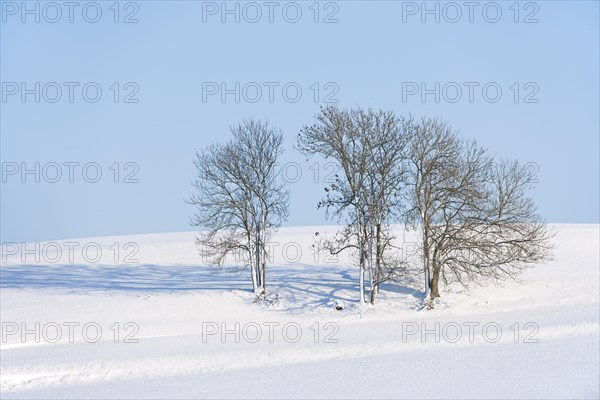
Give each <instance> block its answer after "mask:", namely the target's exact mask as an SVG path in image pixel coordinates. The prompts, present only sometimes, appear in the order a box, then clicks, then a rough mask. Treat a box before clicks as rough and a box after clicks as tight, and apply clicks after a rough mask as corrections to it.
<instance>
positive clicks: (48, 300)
mask: <svg viewBox="0 0 600 400" xmlns="http://www.w3.org/2000/svg"><path fill="white" fill-rule="evenodd" d="M555 228H556V231H557V235H556V238H555V242H556V245H557V246H558V247H557V249H556V250H555V261H553V262H551V263H548V264H546V265H540V266H537V267H535V268H533V269H530V270H528V271H526V272H525V273H524V274H523V275H522V280H523V282H522V283H517V282H512V281H511V282H507V283H506V284H505V286H504V287H496V286H493V285H492V286H489V287H485V288H476V289H474V290H472V291H471V292H470V293H467V292H465V291H464V290H462V289H461V288H460V287H457V286H452V287H450V288H448V289H447V290H446V291H445V292H444V294H443V298H442V299H441V301H440V303H439V304H438V305H437V307H436V309H434V310H432V311H423V310H421V309H420V305H421V302H422V292H420V291H419V290H418V287H417V288H410V287H409V286H402V285H388V286H387V287H386V288H385V290H383V291H382V293H381V296H380V298H379V299H378V301H377V304H376V305H375V306H374V307H373V306H368V305H365V306H358V305H357V303H356V298H357V271H356V270H357V268H356V267H355V266H353V265H352V263H350V262H349V261H348V259H339V260H337V261H336V260H325V259H324V258H323V256H320V257H319V258H318V259H317V258H315V255H314V254H313V253H312V252H311V251H310V245H311V244H312V243H313V238H314V233H315V232H316V231H319V232H320V233H321V234H324V233H325V232H326V231H329V233H332V232H333V228H323V227H319V228H305V227H303V228H287V229H282V230H280V232H279V233H278V234H277V236H276V237H275V239H274V242H277V243H279V245H277V246H274V248H275V250H274V261H273V263H272V265H270V266H269V269H268V282H267V287H268V290H269V291H270V292H269V298H268V301H265V302H261V303H256V302H254V300H253V295H252V293H251V292H250V291H249V289H250V287H251V285H250V278H249V276H248V271H241V272H236V267H235V265H234V263H233V262H232V263H231V264H230V265H228V267H226V268H225V270H224V271H222V272H217V271H215V270H214V268H209V267H207V266H204V265H203V263H202V260H201V258H200V257H199V256H198V254H197V250H196V249H195V247H194V238H193V236H194V235H193V234H192V233H175V234H157V235H142V236H128V237H112V238H98V239H80V240H78V241H77V242H79V243H80V246H79V247H76V248H75V251H74V259H73V260H72V261H70V260H69V259H68V256H69V254H68V248H67V247H63V254H62V259H61V260H60V261H59V262H55V263H51V262H48V259H49V258H52V257H53V254H52V251H53V250H52V248H51V246H46V251H47V252H48V254H47V255H46V256H45V257H43V259H41V260H39V262H36V260H35V259H34V258H33V257H32V256H28V259H27V260H26V262H22V260H21V259H20V257H19V255H20V253H18V254H16V255H14V256H8V257H7V259H6V260H3V264H2V268H1V319H2V334H3V337H2V344H1V350H0V352H1V369H2V371H1V372H2V374H1V390H2V398H6V399H10V398H27V399H30V398H52V399H55V398H80V399H81V398H153V399H157V398H174V399H184V398H220V397H224V398H311V397H314V398H477V399H485V398H494V399H498V398H596V399H597V398H598V397H599V396H600V392H599V380H600V377H599V349H600V344H599V313H600V310H599V262H600V261H599V260H600V255H599V249H598V248H599V239H600V232H599V227H598V225H557V226H555ZM405 239H406V240H407V241H411V240H414V238H412V239H411V237H410V236H408V237H406V238H405ZM91 242H97V243H99V244H100V245H102V246H103V247H102V258H101V259H100V261H98V262H96V263H92V262H89V259H90V258H92V257H94V256H95V255H94V254H93V250H94V249H88V250H89V256H88V257H87V258H88V262H86V261H85V259H83V257H82V252H81V247H82V246H83V244H85V243H91ZM115 242H117V243H118V247H119V248H120V251H119V254H116V252H115V251H114V250H110V249H109V247H110V246H113V249H115V247H114V245H113V244H114V243H115ZM129 242H132V243H135V244H136V245H137V246H139V251H137V253H136V254H134V255H133V256H132V258H133V259H137V260H138V261H139V262H138V263H136V264H129V263H123V259H124V258H125V257H126V256H128V255H131V253H134V252H135V250H136V248H135V245H133V247H132V246H131V245H129V247H126V246H127V243H129ZM57 243H58V245H60V246H63V245H64V242H61V241H58V242H57ZM286 244H287V246H286V247H285V249H284V245H286ZM30 246H33V245H30ZM42 246H43V244H42ZM405 247H406V249H405V250H407V253H408V252H409V251H410V246H409V245H407V246H405ZM5 250H6V251H5V253H12V252H14V249H5ZM21 250H22V249H21ZM54 250H55V249H54ZM300 250H301V253H302V254H298V252H299V251H300ZM284 253H286V254H287V256H286V257H285V259H284V257H283V256H282V254H284ZM115 256H116V258H117V261H118V262H117V263H115ZM232 261H233V260H232ZM338 304H343V305H344V308H343V310H341V311H336V310H335V306H336V305H338ZM36 323H39V327H36ZM128 323H130V324H128ZM77 324H78V325H77ZM86 324H87V325H86ZM115 324H118V325H115ZM236 324H238V325H236ZM137 328H139V330H138V329H137ZM24 329H28V330H29V333H27V332H25V333H26V334H25V337H23V336H22V333H23V331H24ZM99 329H101V331H100V330H99ZM225 330H226V331H225ZM117 333H118V335H117ZM36 335H37V336H39V337H37V338H36ZM459 335H460V336H459ZM117 336H118V337H117ZM70 339H73V340H72V342H71V340H70ZM36 340H39V343H37V342H36ZM136 340H137V343H136V342H135V341H136ZM94 341H95V342H94ZM115 341H116V343H115ZM131 341H133V343H127V342H131ZM92 342H94V343H92Z"/></svg>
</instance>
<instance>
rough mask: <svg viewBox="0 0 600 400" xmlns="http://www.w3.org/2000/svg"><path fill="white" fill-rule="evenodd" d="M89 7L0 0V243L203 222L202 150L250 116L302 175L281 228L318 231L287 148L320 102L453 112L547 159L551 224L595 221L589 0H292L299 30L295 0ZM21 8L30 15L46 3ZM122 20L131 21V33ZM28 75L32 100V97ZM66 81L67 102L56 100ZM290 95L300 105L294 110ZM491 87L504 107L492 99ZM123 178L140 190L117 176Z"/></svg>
mask: <svg viewBox="0 0 600 400" xmlns="http://www.w3.org/2000/svg"><path fill="white" fill-rule="evenodd" d="M88 3H89V2H80V3H79V6H78V7H76V8H75V9H74V10H73V14H72V18H73V22H69V18H70V16H69V8H68V7H67V6H65V5H64V3H63V2H60V1H59V2H57V4H59V6H60V7H61V10H60V12H61V13H62V14H61V15H60V16H58V14H57V13H56V11H57V10H56V9H55V8H52V7H53V6H52V7H49V6H46V3H45V2H39V3H38V6H37V7H39V15H38V16H39V18H40V22H39V23H37V22H36V21H35V18H36V15H35V11H34V13H33V14H27V13H26V12H25V13H24V12H23V10H22V9H21V7H22V3H21V2H20V1H19V2H7V1H4V0H3V1H2V2H0V6H1V7H2V8H1V11H2V21H1V32H0V34H1V39H0V44H1V52H0V54H1V81H2V83H3V86H2V96H3V99H2V103H0V104H1V125H0V127H1V152H0V155H1V159H2V163H3V172H4V175H5V176H4V178H5V179H4V180H5V181H6V182H2V184H1V185H2V186H1V189H2V190H1V192H2V193H1V235H2V241H3V242H8V241H38V240H54V239H67V238H77V237H89V236H102V235H119V234H131V233H151V232H168V231H183V230H190V229H192V228H190V227H189V225H188V217H189V216H190V215H191V214H192V212H193V210H192V208H191V207H190V206H188V205H186V204H185V203H184V201H183V200H184V198H186V197H187V196H188V195H189V194H190V191H191V190H192V189H191V186H190V182H191V181H192V180H193V178H194V173H195V170H194V167H193V165H192V158H193V155H194V149H195V148H201V147H202V146H205V145H207V144H209V143H213V142H216V141H219V140H225V139H226V138H227V137H228V136H229V125H230V124H233V123H236V122H238V121H240V120H241V119H243V118H245V117H250V116H253V117H259V118H263V117H268V118H269V119H270V120H271V121H272V122H273V123H274V124H276V125H277V126H278V127H279V128H281V129H282V130H283V131H284V132H285V139H286V147H287V149H288V150H287V152H286V154H285V157H284V160H283V161H284V162H288V163H297V164H290V165H291V166H292V167H290V168H289V169H288V172H289V173H290V178H293V175H294V172H295V167H296V166H300V167H301V169H302V174H303V175H302V178H301V179H300V180H299V182H297V183H294V184H292V185H291V191H292V206H291V216H290V219H289V221H288V223H287V225H319V224H324V223H326V222H325V219H324V213H323V212H322V211H317V210H316V202H317V201H318V199H319V198H320V197H321V194H322V187H323V183H322V182H321V183H315V182H314V172H315V168H314V160H311V161H308V162H307V161H306V160H304V158H303V157H301V156H300V155H299V154H297V153H296V151H295V150H294V149H293V144H294V142H295V137H296V135H297V133H298V131H299V130H300V128H301V127H302V125H303V124H308V123H311V122H312V120H313V116H314V114H315V113H316V112H317V111H318V108H319V104H322V103H323V102H324V101H325V100H338V102H339V103H338V104H339V105H341V106H355V105H360V106H363V107H374V108H385V109H392V110H394V111H396V112H398V113H411V114H412V115H414V116H417V117H419V116H422V115H431V116H439V117H442V118H444V119H446V120H448V121H449V122H450V123H451V124H452V125H453V127H455V128H456V129H457V130H459V131H460V132H461V133H462V135H464V136H465V137H472V138H475V139H477V140H478V141H479V142H480V143H482V144H483V145H485V146H487V147H488V148H489V149H490V150H491V151H492V152H493V153H495V154H497V155H498V156H512V157H517V158H518V159H520V160H521V161H522V162H524V163H525V162H530V163H535V165H536V166H539V174H540V182H539V184H538V186H537V188H536V189H535V191H534V196H535V199H536V201H537V203H538V204H539V211H540V213H541V214H542V215H543V216H545V217H546V218H547V219H548V220H549V221H551V222H573V223H598V222H599V181H600V178H599V169H600V167H599V131H600V128H599V114H598V113H599V111H598V110H599V109H600V105H599V72H598V71H599V70H600V66H599V36H600V34H599V25H598V19H599V6H598V2H596V1H587V2H583V1H580V2H578V1H551V2H550V1H548V2H546V1H541V2H529V4H527V2H521V3H519V4H518V7H514V5H513V3H514V2H513V1H508V2H498V3H495V4H498V5H499V9H500V10H501V13H502V14H501V16H500V18H499V20H498V21H497V22H495V23H493V22H491V21H493V20H494V19H497V17H496V11H497V8H498V7H496V6H495V5H489V3H488V2H481V3H478V5H477V6H475V7H474V9H472V10H469V8H467V7H466V6H463V2H458V3H454V4H459V5H460V9H459V10H457V9H456V7H454V8H453V7H451V6H446V7H444V4H445V3H439V5H438V6H437V7H439V13H440V14H439V22H436V21H435V17H436V15H433V14H426V13H425V14H424V13H423V12H422V11H423V10H422V2H420V1H419V2H392V1H389V2H378V1H368V2H367V1H352V2H345V1H339V2H330V3H329V4H328V3H327V2H321V3H320V4H319V5H318V8H319V14H318V16H317V15H315V9H316V8H315V6H314V5H313V4H314V2H313V1H309V2H298V3H297V4H299V6H300V7H299V8H300V9H301V10H302V15H301V16H300V19H299V21H298V22H296V23H292V22H290V21H292V20H294V19H295V18H296V11H297V7H296V3H294V4H291V3H290V2H276V3H277V4H275V5H274V6H272V7H273V8H272V11H273V14H272V18H273V22H269V18H270V16H269V11H270V9H269V6H265V5H264V2H262V1H259V2H257V3H255V4H258V5H259V7H260V12H261V16H260V18H258V15H257V13H256V12H257V9H256V7H255V6H254V5H251V6H246V7H244V5H245V3H239V5H238V7H239V18H240V22H239V23H236V22H235V17H236V15H234V14H223V15H222V9H221V7H222V4H221V2H216V3H215V2H200V1H169V2H167V1H139V2H136V3H133V4H127V3H126V2H122V3H120V4H119V9H120V10H119V11H120V12H119V15H118V16H116V17H117V20H118V21H119V22H118V23H115V22H114V18H115V8H114V6H113V3H114V2H113V1H108V2H98V4H99V5H100V9H101V11H102V15H101V17H100V20H99V21H98V22H96V23H91V22H88V21H86V19H84V17H85V18H87V19H88V20H90V21H91V20H94V18H96V17H95V12H96V8H95V6H94V5H89V4H88ZM27 4H28V7H29V8H30V9H34V10H35V7H36V2H28V3H27ZM84 6H86V8H85V14H84V11H83V8H84ZM111 7H112V8H111ZM228 7H229V8H230V9H234V7H235V3H234V2H230V3H228ZM284 7H285V13H284ZM427 7H428V8H429V9H434V8H435V7H436V3H435V2H429V3H427ZM216 8H218V9H216ZM484 8H485V13H484V11H483V9H484ZM517 9H518V11H519V13H518V15H516V10H517ZM457 11H459V12H460V13H461V14H460V16H459V15H458V14H457ZM470 11H472V16H471V17H472V22H471V21H470V16H469V12H470ZM131 14H132V15H131ZM128 16H129V18H130V19H131V18H133V19H137V20H138V22H137V23H129V24H126V23H123V20H124V19H125V18H126V17H128ZM222 17H223V18H225V22H224V23H223V22H222V20H221V18H222ZM22 18H24V19H25V22H22ZM315 18H317V20H318V21H319V22H318V23H315V22H314V19H315ZM422 18H425V22H422ZM515 18H516V19H517V21H518V22H515ZM55 19H58V21H57V22H55V23H52V22H51V21H52V20H55ZM253 19H258V21H257V22H255V23H252V22H250V21H251V20H253ZM325 19H328V20H335V19H337V20H338V22H337V23H323V20H325ZM524 20H528V21H533V20H537V22H534V23H524ZM452 21H455V22H452ZM35 82H39V83H40V89H39V91H38V93H37V94H39V95H40V102H39V103H36V102H35V96H36V93H35V92H36V89H35ZM51 82H56V84H52V83H51ZM68 82H75V83H73V84H69V83H68ZM89 82H96V84H97V86H99V87H100V88H101V89H102V96H101V98H100V99H99V100H98V101H97V102H95V103H93V102H91V100H93V98H94V96H95V87H96V84H95V85H88V87H87V90H88V92H87V96H88V97H87V99H88V100H89V101H88V100H86V99H85V98H84V97H83V94H82V87H83V86H84V85H85V84H86V83H89ZM114 82H118V86H119V92H118V98H117V100H118V102H117V103H115V102H114V96H115V95H116V87H115V86H112V85H113V83H114ZM128 82H133V83H134V84H131V85H129V86H127V87H126V86H125V85H126V83H128ZM206 82H209V83H208V84H207V83H206ZM210 82H215V83H216V84H217V87H218V85H220V83H221V82H224V83H225V84H226V85H227V87H228V88H229V89H234V88H235V83H236V82H239V83H240V93H239V94H240V102H239V103H236V102H235V94H231V93H230V94H228V95H226V98H225V100H226V101H225V102H224V103H223V102H221V98H220V93H217V94H210V92H209V89H214V88H215V86H214V85H213V84H211V83H210ZM252 82H256V84H253V83H252ZM269 82H274V83H269ZM315 82H317V83H318V84H317V86H318V87H319V93H318V98H317V99H315V98H314V97H315V95H316V94H317V93H316V90H315V89H316V86H313V85H314V83H315ZM436 82H439V85H440V86H439V88H440V89H439V95H440V99H439V100H440V101H439V102H436V101H435V100H436V99H435V93H430V94H427V95H426V96H425V99H424V100H425V101H422V99H421V96H420V93H417V94H410V92H409V90H412V89H414V88H415V87H417V88H418V90H419V91H420V90H421V87H420V85H421V83H425V86H426V89H434V91H435V87H436V86H435V84H436ZM469 82H474V83H469ZM515 82H517V86H514V83H515ZM15 83H16V86H15ZM21 83H25V87H24V88H25V89H30V90H33V92H32V93H30V94H25V98H24V100H25V102H23V101H22V100H23V99H22V98H21V95H22V93H21V90H22V89H23V88H22V87H21V86H20V85H21ZM48 83H51V84H48ZM65 83H66V84H65ZM203 83H204V84H203ZM247 83H250V85H246V84H247ZM289 83H291V84H289ZM328 83H329V85H328ZM448 83H450V84H449V85H448ZM465 83H466V84H465ZM286 84H288V85H287V87H286V89H287V92H286V93H285V95H286V96H287V97H285V96H284V93H282V88H283V87H284V85H286ZM415 84H416V86H415ZM69 85H71V87H72V88H73V99H72V100H73V102H70V101H69ZM244 85H246V86H245V92H244ZM269 85H270V86H271V87H272V88H273V96H274V97H273V99H272V100H273V101H272V102H271V101H270V99H269ZM469 85H471V87H473V90H474V92H473V98H472V101H470V99H469V89H468V87H469ZM485 85H487V86H486V88H487V89H486V90H487V93H485V95H487V97H485V96H484V93H482V88H483V87H484V86H485ZM56 86H60V87H61V88H62V89H61V90H62V97H61V98H60V99H59V100H58V101H57V102H55V103H52V102H51V101H53V100H54V99H56V96H57V91H56ZM256 86H260V87H261V88H262V96H261V97H259V98H258V97H257V92H256ZM457 86H458V87H460V88H461V90H462V96H461V97H457V92H456V88H457ZM111 87H112V89H111ZM297 87H300V88H301V89H302V95H301V97H300V98H299V100H298V101H297V102H292V100H293V99H294V97H295V96H296V93H295V90H296V89H297ZM497 87H499V88H500V89H501V90H502V97H501V98H500V99H499V100H498V101H496V102H492V101H493V100H495V97H496V95H495V92H494V91H495V90H496V88H497ZM517 87H518V88H519V89H518V97H517V98H516V99H515V96H516V95H517ZM136 88H137V89H139V91H137V93H136V94H134V95H133V96H132V97H129V99H130V100H131V99H137V100H138V102H137V103H124V102H123V100H125V97H126V96H127V95H131V94H132V93H133V92H134V91H135V90H136ZM203 89H204V91H203ZM219 91H220V88H219ZM327 95H330V96H329V97H328V98H327V99H326V96H327ZM203 97H205V98H203ZM251 100H257V101H256V102H254V103H253V102H251ZM315 100H316V101H315ZM454 100H456V101H455V102H452V101H454ZM515 100H516V101H515ZM526 100H527V101H535V100H537V102H534V103H531V102H526ZM36 162H38V163H40V164H39V165H40V182H39V183H36V182H35V178H36V177H35V175H34V174H28V175H26V176H25V178H26V179H25V182H22V179H21V174H20V173H21V167H22V166H23V165H24V166H26V167H27V168H30V169H34V168H35V163H36ZM115 162H118V163H119V164H118V169H119V170H120V174H119V176H118V179H117V180H118V181H119V183H115V182H114V180H115V171H114V170H115V166H114V163H115ZM129 162H131V163H135V165H136V166H137V167H139V170H137V171H136V169H135V166H134V165H133V164H127V166H126V163H129ZM15 163H16V164H15ZM22 163H25V164H22ZM52 163H57V164H58V165H59V166H60V167H61V172H62V177H61V178H60V179H59V180H58V182H56V183H52V182H50V181H52V180H54V179H55V174H56V168H55V167H56V164H52ZM65 163H80V164H79V165H76V164H71V165H72V168H73V172H74V176H73V180H74V182H72V183H71V182H69V176H68V175H69V166H68V165H69V164H66V165H65ZM87 163H97V164H89V165H88V169H87V175H86V178H87V179H88V180H93V179H94V175H95V168H94V166H100V168H101V171H102V177H101V178H100V180H99V182H97V183H90V182H87V181H86V180H85V179H84V178H83V176H82V166H83V165H85V164H87ZM15 165H16V166H17V167H18V169H19V170H18V171H17V172H16V173H15V174H13V172H14V171H13V169H12V168H13V167H15ZM532 165H534V164H532ZM111 166H112V169H111ZM311 166H313V168H312V169H311ZM319 169H320V172H321V173H320V176H319V180H320V181H322V180H323V177H324V176H323V175H324V174H326V173H327V172H328V171H327V170H326V166H325V165H324V164H323V163H321V164H320V165H319ZM130 173H133V176H132V177H131V176H130V178H133V179H137V180H139V182H138V183H124V182H123V180H125V178H126V176H127V175H128V174H130Z"/></svg>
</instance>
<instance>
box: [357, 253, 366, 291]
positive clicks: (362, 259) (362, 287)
mask: <svg viewBox="0 0 600 400" xmlns="http://www.w3.org/2000/svg"><path fill="white" fill-rule="evenodd" d="M359 268H360V271H359V274H358V285H359V288H358V291H359V298H360V302H361V303H364V302H365V252H364V251H362V249H361V250H360V266H359Z"/></svg>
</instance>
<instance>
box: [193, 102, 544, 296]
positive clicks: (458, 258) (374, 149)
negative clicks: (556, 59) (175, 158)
mask: <svg viewBox="0 0 600 400" xmlns="http://www.w3.org/2000/svg"><path fill="white" fill-rule="evenodd" d="M232 133H233V139H232V140H231V141H230V142H228V143H227V144H224V145H213V146H209V147H207V148H205V149H204V150H203V151H201V152H200V153H198V154H197V157H196V160H195V164H196V167H197V169H198V178H197V180H196V182H195V184H194V185H195V187H196V189H197V192H196V194H195V195H194V196H192V198H191V199H190V201H189V202H190V203H191V204H194V205H196V206H197V209H198V212H197V214H196V216H195V218H194V220H193V221H192V222H193V224H194V225H196V226H199V227H202V228H203V229H205V230H206V231H204V232H202V233H201V234H200V236H199V237H198V245H199V246H200V247H201V251H202V252H203V254H204V255H208V256H210V257H212V258H213V261H214V262H215V263H217V264H221V263H222V262H223V260H224V257H225V255H226V254H227V253H229V252H231V251H233V250H242V251H243V252H244V254H245V258H244V259H245V260H246V263H247V265H248V267H250V270H251V276H252V282H253V287H254V290H255V292H256V293H257V294H264V292H265V279H266V260H267V247H266V245H267V241H268V239H269V237H270V236H271V235H272V234H273V232H274V230H275V229H276V228H277V227H279V226H280V225H281V223H282V222H283V221H284V220H285V218H286V217H287V215H288V206H289V194H288V191H287V189H286V188H285V185H284V184H283V181H282V180H281V179H278V176H279V174H278V171H277V165H278V164H277V159H278V158H279V156H280V155H281V154H282V151H283V150H282V134H281V132H280V131H278V130H276V129H275V128H272V127H270V126H269V125H268V124H267V123H262V122H258V121H247V122H245V123H244V124H243V125H240V126H237V127H234V128H232ZM297 147H298V149H299V150H300V151H301V152H302V153H303V154H305V155H307V156H313V155H317V156H320V157H324V158H326V159H328V160H330V161H333V162H334V163H336V164H337V166H338V167H339V169H338V171H339V173H338V174H336V175H335V179H334V180H333V183H331V184H329V185H328V186H327V187H325V188H324V189H325V196H324V198H323V200H322V201H320V202H319V204H318V207H319V208H324V209H325V211H326V216H327V218H329V219H331V220H334V221H336V222H341V221H343V222H344V227H343V228H342V229H341V230H340V231H339V232H338V233H337V235H335V236H334V237H327V238H323V237H319V238H318V241H319V243H318V245H319V248H320V249H323V250H324V251H327V252H329V253H331V254H338V253H340V252H342V251H346V250H348V251H353V252H354V253H353V254H355V259H356V264H357V266H358V269H359V299H360V301H361V302H365V301H369V302H371V303H374V302H375V299H376V297H377V294H378V293H379V288H380V284H381V283H383V282H386V281H389V280H394V279H396V278H398V277H400V276H404V275H406V274H407V273H408V271H411V270H412V269H411V268H410V265H409V262H408V260H407V259H406V258H405V257H403V256H402V254H401V252H399V249H398V247H397V244H398V243H396V242H397V240H396V237H395V236H394V233H393V232H394V230H393V229H392V227H393V225H394V224H402V225H403V226H404V227H405V229H411V230H415V231H416V232H417V233H418V234H419V238H420V240H419V242H420V243H419V249H418V252H419V259H420V260H421V268H420V270H422V273H423V276H424V281H425V288H426V296H425V300H426V304H428V305H429V306H432V305H433V301H434V300H435V298H437V297H439V296H440V289H439V282H440V280H442V281H443V282H445V283H450V282H459V283H460V284H462V285H464V286H466V287H468V286H469V285H470V284H472V283H476V284H483V283H486V282H489V281H490V280H492V281H502V280H504V279H506V278H515V277H516V276H517V274H518V273H519V272H521V271H522V270H523V269H524V268H526V267H527V266H530V265H532V264H535V263H541V262H544V261H546V260H548V259H549V258H550V257H551V248H552V246H551V244H550V239H551V237H552V232H551V231H550V230H549V228H548V227H547V225H546V224H545V223H544V221H543V220H542V219H541V218H540V217H539V216H538V215H537V213H536V208H535V205H534V204H533V201H532V199H531V197H529V196H528V190H529V189H531V187H532V185H533V183H534V182H535V181H536V174H535V171H534V170H532V169H530V168H527V167H526V166H524V165H521V164H519V163H518V162H516V161H508V160H500V161H497V160H495V159H494V157H492V156H491V155H490V154H489V153H488V151H486V150H485V149H484V148H482V147H481V146H479V145H478V144H477V143H476V142H474V141H467V140H465V139H462V138H460V137H459V136H458V135H457V134H456V133H455V132H454V131H452V129H451V128H450V126H448V125H447V124H446V123H444V122H443V121H440V120H437V119H431V118H423V119H421V120H420V121H415V120H413V119H412V118H405V117H402V116H398V115H395V114H394V113H393V112H390V111H387V112H385V111H373V110H370V109H369V110H363V109H360V108H355V109H349V110H344V109H340V108H337V107H335V106H329V107H324V108H322V109H321V110H320V112H319V113H318V114H317V115H316V121H315V123H314V124H312V125H309V126H305V127H304V128H303V129H302V130H301V132H300V134H299V135H298V142H297Z"/></svg>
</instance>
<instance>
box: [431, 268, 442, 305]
mask: <svg viewBox="0 0 600 400" xmlns="http://www.w3.org/2000/svg"><path fill="white" fill-rule="evenodd" d="M439 282H440V267H438V266H437V265H434V266H433V274H432V275H431V282H430V283H429V287H430V288H431V293H430V295H429V298H430V300H434V299H436V298H438V297H440V290H439Z"/></svg>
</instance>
